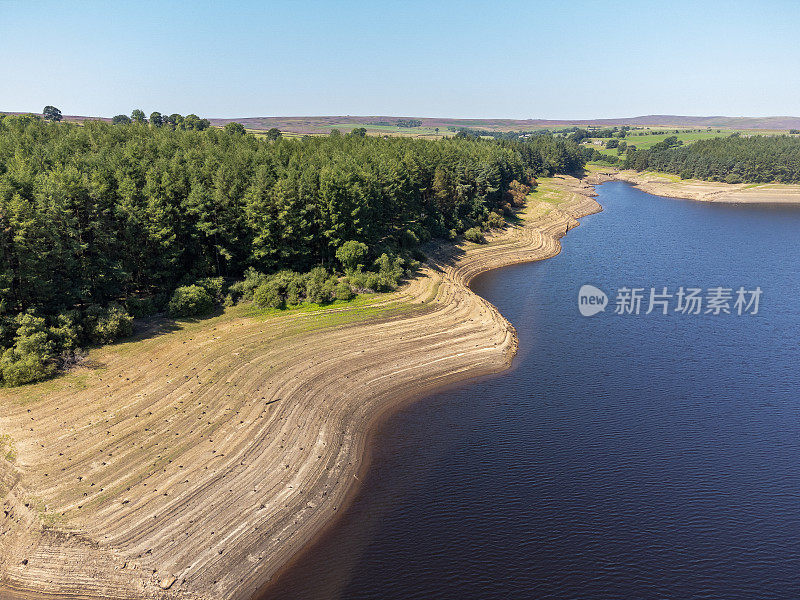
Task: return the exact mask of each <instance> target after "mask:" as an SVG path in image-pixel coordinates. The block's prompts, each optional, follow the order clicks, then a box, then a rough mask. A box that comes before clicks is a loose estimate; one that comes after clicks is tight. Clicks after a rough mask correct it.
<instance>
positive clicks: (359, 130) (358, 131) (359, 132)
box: [350, 127, 367, 138]
mask: <svg viewBox="0 0 800 600" xmlns="http://www.w3.org/2000/svg"><path fill="white" fill-rule="evenodd" d="M350 135H352V136H353V137H362V138H363V137H367V130H366V128H364V127H356V128H355V129H353V131H351V132H350Z"/></svg>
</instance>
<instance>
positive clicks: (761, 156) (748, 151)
mask: <svg viewBox="0 0 800 600" xmlns="http://www.w3.org/2000/svg"><path fill="white" fill-rule="evenodd" d="M623 166H624V168H628V169H636V170H637V171H644V170H653V171H663V172H665V173H674V174H676V175H680V176H681V177H682V178H684V179H690V178H695V179H704V180H707V181H724V182H727V183H768V182H777V183H800V139H799V138H797V137H792V136H788V135H778V136H760V135H756V136H748V137H741V136H740V135H739V134H732V135H730V136H728V137H724V138H713V139H708V140H698V141H696V142H694V143H692V144H687V145H682V146H679V145H677V143H670V142H669V138H668V139H667V140H664V142H660V143H658V144H656V145H655V146H653V147H652V148H650V149H648V150H635V151H629V152H628V153H627V155H626V158H625V162H624V163H623Z"/></svg>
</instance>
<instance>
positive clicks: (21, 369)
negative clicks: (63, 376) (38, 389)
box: [0, 313, 56, 386]
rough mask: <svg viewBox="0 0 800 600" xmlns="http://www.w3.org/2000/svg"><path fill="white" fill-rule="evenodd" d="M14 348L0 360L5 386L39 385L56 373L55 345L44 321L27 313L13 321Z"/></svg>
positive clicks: (6, 352) (0, 369)
mask: <svg viewBox="0 0 800 600" xmlns="http://www.w3.org/2000/svg"><path fill="white" fill-rule="evenodd" d="M15 321H16V325H17V331H16V335H15V337H14V345H13V346H12V347H11V348H7V349H6V350H5V351H4V352H3V355H2V357H0V374H2V379H3V384H4V385H7V386H14V385H23V384H26V383H32V382H34V381H40V380H42V379H46V378H47V377H49V376H51V375H52V374H53V373H55V371H56V364H55V344H54V342H53V341H52V340H51V339H50V335H49V332H48V330H47V327H46V324H45V320H44V319H43V318H41V317H36V316H34V315H32V314H30V313H22V314H20V315H18V317H17V318H16V319H15Z"/></svg>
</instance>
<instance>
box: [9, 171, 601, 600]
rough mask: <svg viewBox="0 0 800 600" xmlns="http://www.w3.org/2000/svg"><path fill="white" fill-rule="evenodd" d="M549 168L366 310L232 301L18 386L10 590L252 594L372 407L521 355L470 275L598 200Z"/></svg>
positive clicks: (317, 502) (319, 515)
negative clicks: (515, 200) (489, 223)
mask: <svg viewBox="0 0 800 600" xmlns="http://www.w3.org/2000/svg"><path fill="white" fill-rule="evenodd" d="M600 179H601V178H595V181H598V180H600ZM548 185H550V186H551V189H553V190H556V191H555V192H554V194H555V196H553V197H552V198H551V199H556V198H557V202H537V201H536V197H537V196H538V195H539V194H542V192H537V194H536V195H534V200H533V201H531V202H530V205H529V207H528V208H527V209H526V214H525V215H524V218H523V220H522V222H521V224H520V225H517V226H514V227H510V228H509V229H507V230H506V231H504V232H503V233H501V234H498V235H496V236H494V237H492V238H491V239H490V243H489V244H487V245H481V246H478V245H473V244H468V245H464V246H463V247H461V248H453V247H447V248H442V249H441V250H439V251H438V252H436V253H434V255H433V256H432V258H431V260H430V261H429V263H428V265H427V266H426V267H425V269H424V272H423V274H422V275H421V276H420V277H417V278H416V279H414V280H413V281H411V282H410V283H409V284H407V285H406V286H405V287H403V288H402V289H401V290H399V291H398V292H396V293H393V294H388V295H385V296H383V297H380V299H379V300H377V303H373V304H371V305H370V306H369V309H368V313H369V316H368V317H367V318H362V316H361V315H360V314H359V308H358V307H357V306H355V307H352V308H346V307H345V308H340V309H336V310H330V311H324V312H325V314H321V313H318V314H314V313H304V312H300V311H298V312H297V313H296V314H294V315H286V316H285V317H274V318H259V317H257V316H253V315H247V314H238V313H236V312H235V311H234V313H233V314H232V315H230V314H228V313H226V315H222V316H220V317H216V318H215V319H213V320H210V321H206V322H201V323H195V324H187V325H185V326H184V327H182V328H181V329H179V330H177V331H166V332H153V334H152V335H145V336H143V337H144V339H142V340H141V341H137V342H132V343H129V344H121V345H117V346H110V347H106V348H100V349H97V350H95V351H93V352H92V353H91V355H90V359H91V362H90V363H89V365H90V366H87V367H83V368H81V369H79V370H77V371H75V372H73V373H70V374H68V375H66V376H64V377H61V378H59V379H57V380H55V381H53V382H47V383H44V384H39V385H36V386H30V387H29V388H25V389H23V390H20V389H17V390H4V391H2V392H0V433H2V434H5V437H4V438H2V439H0V450H1V451H2V452H0V503H2V512H0V536H1V537H0V598H3V599H6V598H65V599H66V598H88V599H98V598H108V599H131V600H134V599H142V598H153V599H156V598H158V599H162V598H163V599H167V598H170V599H173V598H174V599H184V598H186V599H189V598H196V599H237V600H238V599H246V598H250V597H251V596H252V594H253V593H254V591H256V590H257V589H260V588H261V587H262V586H263V585H264V584H265V582H267V581H268V580H269V579H270V578H271V577H272V576H273V575H274V573H275V572H276V571H277V570H278V569H280V568H281V567H282V566H283V565H285V564H286V562H287V561H288V560H289V559H290V558H291V557H292V556H293V555H294V554H295V553H296V552H297V551H298V550H299V549H300V548H302V547H303V546H304V545H305V544H307V543H308V542H309V540H311V539H312V538H313V537H314V536H315V535H316V534H317V533H318V532H319V531H320V530H321V529H323V528H324V526H325V525H326V524H327V523H328V522H329V521H330V520H331V518H333V517H334V516H335V515H336V514H337V511H341V510H342V506H343V504H344V502H345V501H346V497H347V495H348V493H349V492H350V491H351V490H352V489H353V486H354V485H355V484H356V479H355V477H354V475H355V474H356V473H357V470H358V468H359V466H360V464H361V463H362V461H363V457H364V456H365V440H366V437H367V433H368V430H369V425H370V424H371V423H373V422H374V421H375V420H376V419H378V418H379V417H380V416H381V415H383V414H385V412H386V411H387V410H391V409H392V408H393V407H397V406H398V405H400V404H402V403H403V402H407V401H409V399H413V398H419V397H421V396H424V395H426V394H428V393H430V392H431V391H432V390H434V389H436V388H439V387H441V386H444V385H447V384H451V383H454V382H456V381H460V380H463V379H466V378H470V377H475V376H481V375H487V374H490V373H496V372H499V371H502V370H503V369H506V368H507V367H508V366H509V364H510V362H511V360H512V358H513V355H514V353H515V352H516V348H517V341H516V335H515V332H514V329H513V327H512V326H511V325H510V324H509V323H508V322H507V321H506V320H505V319H504V318H503V316H502V315H501V314H500V313H499V312H498V311H497V310H496V309H495V308H494V306H492V305H491V304H490V303H489V302H487V301H485V300H483V299H482V298H480V297H478V296H477V295H476V294H474V293H473V292H472V291H471V290H470V289H469V287H468V284H469V282H470V280H471V279H472V278H473V277H474V276H475V275H477V274H479V273H481V272H483V271H486V270H489V269H492V268H496V267H500V266H504V265H509V264H513V263H519V262H527V261H532V260H540V259H544V258H548V257H550V256H553V255H555V254H557V253H558V252H559V250H560V243H559V238H561V237H562V236H563V235H564V234H565V233H566V232H567V231H568V230H569V229H570V228H572V227H574V226H576V225H577V224H578V222H577V219H578V218H580V217H582V216H585V215H588V214H591V213H594V212H597V211H599V210H600V207H599V205H598V204H597V203H596V202H595V201H594V200H593V199H592V196H593V195H594V193H593V188H592V187H591V186H590V185H589V184H588V183H585V182H582V181H579V180H577V179H573V178H558V179H557V180H554V181H553V182H551V183H549V184H548ZM366 312H367V311H366V309H365V314H366Z"/></svg>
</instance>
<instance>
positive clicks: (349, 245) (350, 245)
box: [336, 240, 369, 271]
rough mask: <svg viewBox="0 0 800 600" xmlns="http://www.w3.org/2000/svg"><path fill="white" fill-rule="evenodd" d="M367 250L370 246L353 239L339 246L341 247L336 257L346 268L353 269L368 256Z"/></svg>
mask: <svg viewBox="0 0 800 600" xmlns="http://www.w3.org/2000/svg"><path fill="white" fill-rule="evenodd" d="M367 252H369V248H368V247H367V245H366V244H363V243H361V242H355V241H352V240H351V241H349V242H345V243H344V244H342V245H341V246H339V249H338V250H336V258H337V259H339V262H341V263H342V266H343V267H344V268H345V269H346V270H348V271H353V270H355V269H357V268H358V265H359V263H360V262H361V261H363V260H364V258H366V256H367Z"/></svg>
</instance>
